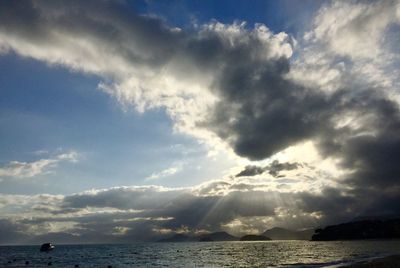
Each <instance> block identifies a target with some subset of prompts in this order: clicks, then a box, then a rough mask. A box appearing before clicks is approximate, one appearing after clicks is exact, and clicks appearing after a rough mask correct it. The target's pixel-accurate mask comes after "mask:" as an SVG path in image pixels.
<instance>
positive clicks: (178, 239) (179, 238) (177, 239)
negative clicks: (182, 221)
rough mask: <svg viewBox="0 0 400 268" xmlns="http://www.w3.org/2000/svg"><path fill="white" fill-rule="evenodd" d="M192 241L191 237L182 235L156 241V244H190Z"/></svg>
mask: <svg viewBox="0 0 400 268" xmlns="http://www.w3.org/2000/svg"><path fill="white" fill-rule="evenodd" d="M190 241H194V239H193V237H190V236H187V235H184V234H175V235H173V236H172V237H170V238H164V239H160V240H158V242H190Z"/></svg>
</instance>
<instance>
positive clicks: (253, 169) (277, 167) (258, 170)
mask: <svg viewBox="0 0 400 268" xmlns="http://www.w3.org/2000/svg"><path fill="white" fill-rule="evenodd" d="M299 167H302V164H300V163H290V162H284V163H279V161H277V160H275V161H273V162H272V163H271V164H269V165H267V166H265V167H259V166H251V165H249V166H246V167H245V169H244V170H242V171H240V172H239V173H238V174H237V175H236V177H244V176H255V175H260V174H262V173H264V172H266V171H268V173H269V174H270V175H272V176H274V177H278V176H279V172H280V171H283V170H294V169H297V168H299Z"/></svg>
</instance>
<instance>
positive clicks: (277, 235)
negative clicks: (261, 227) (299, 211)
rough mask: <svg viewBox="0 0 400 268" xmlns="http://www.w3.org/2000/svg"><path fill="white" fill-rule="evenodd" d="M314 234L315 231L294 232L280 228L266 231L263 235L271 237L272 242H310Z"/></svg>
mask: <svg viewBox="0 0 400 268" xmlns="http://www.w3.org/2000/svg"><path fill="white" fill-rule="evenodd" d="M313 234H314V229H308V230H304V231H293V230H288V229H284V228H280V227H275V228H272V229H269V230H266V231H265V232H264V233H262V234H261V235H263V236H266V237H270V238H271V239H272V240H310V239H311V237H312V235H313Z"/></svg>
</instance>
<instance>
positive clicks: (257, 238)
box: [240, 235, 271, 241]
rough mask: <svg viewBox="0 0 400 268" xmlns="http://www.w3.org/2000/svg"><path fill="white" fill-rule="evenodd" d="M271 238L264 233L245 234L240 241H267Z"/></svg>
mask: <svg viewBox="0 0 400 268" xmlns="http://www.w3.org/2000/svg"><path fill="white" fill-rule="evenodd" d="M267 240H271V238H269V237H266V236H263V235H245V236H242V237H241V238H240V241H267Z"/></svg>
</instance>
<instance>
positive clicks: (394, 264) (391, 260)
mask: <svg viewBox="0 0 400 268" xmlns="http://www.w3.org/2000/svg"><path fill="white" fill-rule="evenodd" d="M342 267H348V268H400V255H395V256H389V257H384V258H379V259H374V260H371V261H368V262H365V263H357V264H352V265H349V266H342Z"/></svg>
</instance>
